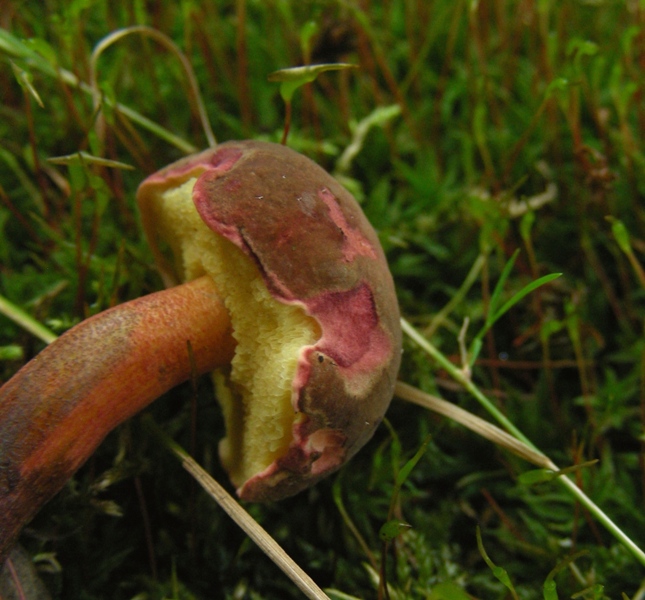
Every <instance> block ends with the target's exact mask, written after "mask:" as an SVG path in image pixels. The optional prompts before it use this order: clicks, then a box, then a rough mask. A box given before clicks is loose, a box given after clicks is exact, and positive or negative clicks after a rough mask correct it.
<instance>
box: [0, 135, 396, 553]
mask: <svg viewBox="0 0 645 600" xmlns="http://www.w3.org/2000/svg"><path fill="white" fill-rule="evenodd" d="M137 199H138V203H139V207H140V211H141V216H142V222H143V226H144V230H145V233H146V236H147V238H148V241H149V242H150V245H151V248H152V252H153V255H154V258H155V261H156V263H157V266H158V268H159V270H160V272H161V274H162V276H163V278H164V280H165V282H166V284H167V285H168V286H170V287H168V289H167V290H165V291H162V292H157V293H155V294H151V295H149V296H145V297H143V298H139V299H137V300H134V301H131V302H128V303H125V304H122V305H119V306H117V307H114V308H112V309H110V310H107V311H105V312H103V313H100V314H98V315H96V316H94V317H92V318H90V319H87V320H86V321H83V322H82V323H80V324H79V325H77V326H76V327H74V328H72V329H71V330H70V331H68V332H67V333H65V334H64V335H63V336H61V337H60V338H59V339H58V340H57V341H56V342H54V343H53V344H51V345H50V346H49V347H47V348H46V349H45V350H43V351H42V352H41V353H40V354H39V355H38V356H37V357H36V358H34V359H33V360H32V361H31V362H30V363H28V364H27V365H25V366H24V367H23V368H22V369H21V370H20V371H19V372H18V373H17V374H16V375H15V376H14V377H13V378H12V379H11V380H10V381H8V382H7V383H6V384H5V385H4V386H3V387H2V388H0V559H1V558H2V557H3V556H4V555H5V554H6V552H7V551H8V550H9V548H10V547H11V545H12V544H13V542H14V541H15V539H16V537H17V535H18V533H19V531H20V529H21V528H22V526H23V525H24V524H25V523H26V522H27V521H28V520H30V519H31V518H32V517H33V515H34V514H35V513H36V512H37V510H38V509H39V508H40V506H42V504H44V503H45V502H47V501H48V500H49V499H50V498H51V497H52V496H53V495H54V494H55V493H56V492H58V490H59V489H60V488H61V487H62V486H63V485H64V484H65V482H66V481H67V480H68V478H69V477H70V476H71V475H72V474H73V473H74V472H75V471H76V469H78V468H79V467H80V466H81V464H83V462H85V460H86V459H87V458H88V457H89V456H90V455H91V454H92V452H93V451H94V449H95V448H96V446H97V445H98V444H99V443H100V442H101V441H102V439H103V438H104V437H105V436H106V435H107V433H109V432H110V431H111V430H112V429H113V428H114V427H116V426H117V425H118V424H119V423H121V422H123V421H124V420H125V419H127V418H129V417H130V416H132V415H133V414H135V413H136V412H138V411H139V410H141V409H142V408H143V407H145V406H146V405H147V404H149V403H150V402H151V401H152V400H154V399H155V398H157V397H158V396H160V395H162V394H163V393H164V392H165V391H167V390H168V389H170V388H172V387H174V386H175V385H177V384H179V383H181V382H182V381H185V380H186V379H188V378H189V377H190V375H191V372H192V369H193V368H194V369H195V370H196V371H197V373H199V374H201V373H206V372H209V371H214V375H213V378H214V381H215V386H216V388H217V396H218V398H219V400H220V402H221V404H222V408H223V412H224V417H225V421H226V429H227V434H226V438H225V439H224V440H223V441H222V442H221V444H220V455H221V459H222V462H223V464H224V466H225V468H226V469H227V471H228V473H229V475H230V478H231V481H232V482H233V484H234V485H235V487H236V488H237V493H238V495H239V496H240V497H241V498H242V499H247V500H257V501H265V500H277V499H280V498H283V497H286V496H289V495H292V494H295V493H297V492H299V491H300V490H302V489H304V488H306V487H308V486H310V485H312V484H313V483H315V482H316V481H318V480H319V479H320V478H322V477H324V476H325V475H327V474H329V473H331V472H333V471H335V470H336V469H338V468H339V467H340V466H341V465H343V464H344V463H345V462H346V461H347V460H348V459H349V458H350V457H351V456H352V455H353V454H354V453H355V452H356V451H357V450H358V449H359V448H360V447H361V446H362V445H363V444H365V442H367V440H369V438H370V437H371V436H372V434H373V433H374V430H375V429H376V427H377V425H378V424H379V422H380V421H381V419H382V417H383V415H384V413H385V411H386V410H387V407H388V405H389V402H390V400H391V398H392V394H393V388H394V383H395V380H396V375H397V371H398V368H399V362H400V351H401V333H400V325H399V311H398V305H397V300H396V296H395V292H394V286H393V282H392V277H391V275H390V273H389V271H388V268H387V263H386V260H385V256H384V254H383V251H382V249H381V246H380V244H379V242H378V238H377V236H376V234H375V232H374V230H373V229H372V227H371V226H370V224H369V223H368V221H367V219H366V218H365V216H364V214H363V213H362V211H361V209H360V207H359V206H358V204H357V203H356V201H355V200H354V199H353V197H352V196H351V195H350V194H349V193H348V192H347V191H346V190H345V189H344V188H343V187H342V186H340V185H339V184H338V183H337V182H336V181H335V180H334V179H333V177H331V176H330V175H329V174H328V173H327V172H325V171H324V170H323V169H322V168H320V167H319V166H318V165H316V164H315V163H313V162H312V161H311V160H309V159H308V158H306V157H304V156H302V155H300V154H298V153H297V152H295V151H293V150H290V149H288V148H286V147H284V146H280V145H277V144H270V143H264V142H257V141H243V142H227V143H224V144H220V145H218V146H217V147H215V148H212V149H210V150H207V151H205V152H202V153H200V154H197V155H193V156H190V157H187V158H185V159H182V160H180V161H178V162H176V163H174V164H172V165H170V166H168V167H166V168H165V169H162V170H161V171H159V172H158V173H156V174H154V175H152V176H150V177H149V178H148V179H146V180H145V181H144V182H143V184H142V185H141V187H140V188H139V191H138V195H137ZM181 282H184V283H181ZM188 342H190V346H191V348H192V354H193V356H194V365H191V362H190V360H189V356H188V350H187V344H188Z"/></svg>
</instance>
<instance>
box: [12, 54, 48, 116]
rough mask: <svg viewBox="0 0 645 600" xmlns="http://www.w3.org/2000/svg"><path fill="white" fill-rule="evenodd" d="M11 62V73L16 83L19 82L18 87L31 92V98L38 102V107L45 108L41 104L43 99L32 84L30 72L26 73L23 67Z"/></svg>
mask: <svg viewBox="0 0 645 600" xmlns="http://www.w3.org/2000/svg"><path fill="white" fill-rule="evenodd" d="M9 62H11V68H12V69H13V74H14V75H15V76H16V79H17V80H18V83H19V84H20V87H22V88H23V89H24V90H27V92H28V93H29V94H31V96H32V98H33V99H34V100H35V101H36V102H37V103H38V106H40V108H45V105H44V104H43V101H42V99H41V97H40V95H39V94H38V92H37V91H36V88H35V87H34V86H33V84H32V79H33V78H32V76H31V73H28V72H27V71H25V70H24V69H21V68H20V67H19V66H18V65H17V64H16V63H15V62H13V61H9Z"/></svg>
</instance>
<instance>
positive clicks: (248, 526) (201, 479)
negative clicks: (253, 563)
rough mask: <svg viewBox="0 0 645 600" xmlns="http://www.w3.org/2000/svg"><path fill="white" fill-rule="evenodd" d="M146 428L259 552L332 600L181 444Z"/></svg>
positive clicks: (305, 588)
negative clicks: (252, 542)
mask: <svg viewBox="0 0 645 600" xmlns="http://www.w3.org/2000/svg"><path fill="white" fill-rule="evenodd" d="M143 419H144V423H145V425H146V427H147V428H148V429H149V430H150V431H151V432H152V433H153V434H154V435H155V437H156V438H157V439H158V440H159V441H160V442H161V443H162V444H163V446H164V447H165V448H166V449H168V450H169V451H170V452H171V453H172V454H174V455H175V457H177V458H178V459H179V460H180V461H181V464H182V466H183V467H184V469H186V471H188V472H189V473H190V474H191V475H192V476H193V477H194V478H195V480H196V481H197V482H198V483H199V485H201V486H202V488H203V489H204V490H205V491H206V492H207V493H208V494H209V496H211V498H213V500H215V501H216V502H217V504H219V506H220V507H221V508H222V510H224V512H225V513H226V514H227V515H228V516H229V517H231V518H232V519H233V520H234V521H235V523H236V524H237V525H238V526H239V527H240V529H242V531H244V533H246V535H248V536H249V537H250V538H251V539H252V540H253V541H254V542H255V543H256V544H257V545H258V546H259V547H260V549H261V550H262V551H263V552H264V553H265V554H266V555H267V556H268V557H269V558H270V559H271V560H272V561H273V562H274V563H275V564H276V565H277V566H278V567H279V568H280V569H281V570H282V571H283V572H284V573H285V575H287V576H288V577H289V579H291V581H293V583H294V584H295V585H296V586H297V587H298V589H300V591H301V592H302V593H303V594H304V595H305V596H306V597H307V598H310V599H311V600H329V596H327V594H325V593H324V592H323V591H322V590H321V589H320V588H319V587H318V585H316V583H315V582H314V581H313V579H311V577H309V575H307V573H305V572H304V571H303V570H302V569H301V568H300V567H299V566H298V565H297V564H296V563H295V562H294V560H293V559H292V558H291V557H290V556H289V555H288V554H287V553H286V552H285V551H284V550H283V548H282V547H281V546H280V545H279V544H278V543H277V542H276V541H275V540H274V539H273V538H272V537H271V535H270V534H269V533H268V532H267V531H266V530H265V529H264V528H263V527H262V526H261V525H260V524H259V523H258V522H257V521H256V520H255V519H254V518H253V517H252V516H251V515H250V514H249V513H248V512H246V510H244V508H242V506H241V505H240V504H239V503H238V502H237V501H236V500H235V498H233V496H231V495H230V494H229V493H228V492H227V491H226V490H225V489H224V488H223V487H222V486H221V485H220V484H219V483H218V482H217V481H215V479H213V478H212V477H211V476H210V475H209V474H208V473H207V472H206V471H205V470H204V469H203V468H202V467H201V466H200V465H199V464H198V463H197V462H196V461H195V460H194V459H193V457H192V456H190V455H189V454H188V453H187V452H186V451H185V450H184V449H183V448H182V447H181V446H180V445H179V444H177V443H176V442H175V441H174V440H172V439H171V438H170V437H168V436H167V435H166V434H165V433H164V432H163V431H162V430H161V429H160V428H159V427H158V426H157V425H156V423H155V422H154V421H153V420H152V417H150V416H145V417H144V418H143Z"/></svg>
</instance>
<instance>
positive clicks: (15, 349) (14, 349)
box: [0, 344, 25, 360]
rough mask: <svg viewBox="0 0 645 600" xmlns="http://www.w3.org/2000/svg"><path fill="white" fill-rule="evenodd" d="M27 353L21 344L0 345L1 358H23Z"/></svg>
mask: <svg viewBox="0 0 645 600" xmlns="http://www.w3.org/2000/svg"><path fill="white" fill-rule="evenodd" d="M24 356H25V353H24V351H23V349H22V347H21V346H17V345H16V344H11V345H9V346H0V360H22V359H23V358H24Z"/></svg>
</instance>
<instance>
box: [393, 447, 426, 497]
mask: <svg viewBox="0 0 645 600" xmlns="http://www.w3.org/2000/svg"><path fill="white" fill-rule="evenodd" d="M429 443H430V436H428V437H426V439H425V440H423V443H422V444H421V446H420V447H419V449H418V450H417V452H416V454H415V455H414V456H413V457H412V458H411V459H410V460H409V461H408V462H406V463H405V465H403V468H402V469H401V470H400V471H399V474H398V475H397V478H396V487H397V488H399V489H400V488H401V486H402V485H403V484H404V483H405V480H406V479H407V478H408V477H409V476H410V473H411V472H412V469H414V467H415V466H416V464H417V463H418V462H419V461H420V460H421V457H422V456H423V455H424V453H425V451H426V450H427V448H428V444H429Z"/></svg>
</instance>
